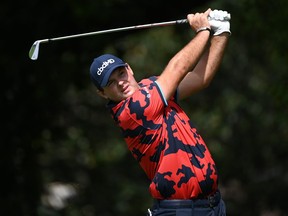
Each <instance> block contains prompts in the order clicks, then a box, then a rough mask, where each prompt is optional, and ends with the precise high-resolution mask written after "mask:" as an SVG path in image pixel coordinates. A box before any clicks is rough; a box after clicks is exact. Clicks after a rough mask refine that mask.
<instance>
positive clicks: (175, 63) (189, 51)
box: [157, 31, 209, 99]
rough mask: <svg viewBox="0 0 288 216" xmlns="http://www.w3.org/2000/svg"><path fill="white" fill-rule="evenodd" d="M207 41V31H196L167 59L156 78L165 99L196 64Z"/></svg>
mask: <svg viewBox="0 0 288 216" xmlns="http://www.w3.org/2000/svg"><path fill="white" fill-rule="evenodd" d="M208 41H209V31H205V32H200V33H198V34H197V35H196V36H195V37H194V38H193V39H192V40H191V41H190V42H189V43H188V44H187V45H186V46H185V47H184V48H182V49H181V50H180V51H179V52H178V53H177V54H176V55H175V56H174V57H173V58H172V59H171V60H170V61H169V63H168V65H167V67H166V68H165V70H164V71H163V73H162V74H161V75H160V76H159V78H158V80H157V82H158V84H159V85H160V86H161V89H162V91H163V94H164V96H165V98H166V99H168V98H169V97H170V96H171V95H172V94H173V93H174V91H175V90H176V88H177V87H178V85H179V83H180V82H181V80H182V79H183V78H184V77H185V76H186V74H187V73H188V72H189V71H191V70H193V68H194V67H195V66H196V64H197V62H198V61H199V59H200V57H201V55H202V54H203V52H204V50H205V48H206V45H207V42H208Z"/></svg>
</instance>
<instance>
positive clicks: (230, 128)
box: [0, 0, 288, 216]
mask: <svg viewBox="0 0 288 216" xmlns="http://www.w3.org/2000/svg"><path fill="white" fill-rule="evenodd" d="M209 7H210V8H212V9H222V10H227V11H228V12H230V13H231V17H232V20H231V31H232V36H231V38H230V42H229V45H228V48H227V51H226V54H225V57H224V60H223V64H222V65H221V67H220V69H219V72H218V74H217V76H216V77H215V79H214V81H213V82H212V84H211V85H210V87H209V88H207V89H206V90H204V91H202V92H200V93H199V94H197V95H195V96H194V97H191V98H190V99H189V100H186V101H183V102H182V106H183V107H184V108H185V110H186V111H187V113H188V114H189V116H190V117H191V119H192V121H193V123H194V124H195V125H196V127H197V128H198V130H199V131H200V134H202V136H203V138H204V140H205V141H206V143H207V144H208V146H209V147H210V149H211V152H212V154H213V155H214V158H215V161H216V163H217V165H218V169H219V173H220V181H219V185H220V188H221V190H222V194H223V198H224V200H225V202H226V205H227V213H228V215H230V216H234V215H235V216H236V215H241V216H242V215H245V216H246V215H248V216H250V215H253V216H255V215H261V216H282V215H287V211H288V206H287V193H288V169H287V166H288V159H287V153H288V146H287V144H288V123H287V119H288V112H287V111H288V109H287V108H288V89H287V86H288V85H287V83H288V82H287V80H288V66H287V65H288V54H287V50H288V45H287V37H288V32H287V28H286V24H287V20H288V19H287V11H288V1H286V0H278V1H269V0H267V1H263V0H238V1H235V0H214V1H212V0H210V1H209V0H207V1H200V0H198V1H197V0H194V1H192V0H190V1H177V2H167V1H164V0H159V1H144V0H139V1H129V0H94V1H92V0H86V1H77V0H72V1H65V0H62V1H61V0H60V1H56V0H51V1H49V2H43V1H35V0H27V1H21V2H19V1H18V2H12V1H2V2H1V7H0V8H1V13H0V16H1V32H2V33H1V58H0V61H1V73H2V76H1V78H0V80H1V88H3V90H2V91H1V108H2V111H1V114H2V115H1V123H2V129H1V132H2V135H1V136H0V137H1V138H0V139H1V151H0V152H1V159H0V160H1V193H0V198H1V202H0V206H1V208H0V215H3V216H36V215H37V216H59V215H61V216H62V215H63V216H112V215H113V216H115V215H117V216H124V215H125V216H135V215H139V216H140V215H145V213H146V209H147V208H149V207H150V204H151V203H152V200H151V198H150V195H149V193H148V185H149V182H148V181H147V179H146V177H145V175H144V173H143V172H142V170H141V169H140V168H139V167H138V164H137V163H136V161H134V159H133V158H132V156H131V154H130V153H129V152H128V151H127V149H126V145H125V143H124V142H123V140H122V138H121V136H120V131H119V130H118V128H117V127H116V126H115V125H114V123H113V120H112V119H111V118H110V115H109V113H108V112H107V111H106V109H105V101H104V100H102V99H100V98H98V97H97V96H96V89H95V87H94V86H93V85H92V83H91V82H90V78H89V67H90V64H91V62H92V60H93V58H94V57H96V56H98V55H100V54H102V53H104V52H110V53H113V54H115V55H118V56H120V57H122V58H123V59H124V60H126V61H127V62H129V63H130V65H131V66H132V68H133V69H134V72H136V77H137V78H139V79H140V78H143V77H146V76H149V75H151V74H160V73H161V71H162V70H163V68H164V67H165V66H166V64H167V62H168V60H169V59H170V58H171V57H172V56H173V55H174V54H175V53H176V52H177V51H178V50H179V49H181V48H182V47H183V46H184V45H185V44H186V43H187V42H188V41H189V40H190V38H192V37H193V36H194V33H193V32H192V31H191V29H190V27H189V26H188V25H179V26H171V27H157V28H153V29H144V30H135V31H128V32H119V33H110V34H105V35H97V36H90V37H84V38H77V39H70V40H65V41H56V42H51V43H49V44H42V45H41V46H40V53H39V58H38V60H37V61H32V60H30V59H29V57H28V51H29V49H30V47H31V46H32V44H33V43H34V41H36V40H38V39H46V38H53V37H60V36H66V35H72V34H78V33H85V32H91V31H98V30H104V29H110V28H118V27H124V26H132V25H138V24H146V23H154V22H162V21H170V20H176V19H182V18H186V15H187V14H188V13H194V12H198V11H204V10H206V9H207V8H209Z"/></svg>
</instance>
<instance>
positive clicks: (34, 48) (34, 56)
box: [29, 13, 231, 60]
mask: <svg viewBox="0 0 288 216" xmlns="http://www.w3.org/2000/svg"><path fill="white" fill-rule="evenodd" d="M209 16H210V19H216V20H217V19H218V18H217V17H213V15H212V14H211V13H210V15H209ZM230 19H231V17H230V14H229V13H227V14H226V16H225V17H224V20H230ZM184 23H188V20H187V19H180V20H174V21H168V22H160V23H151V24H144V25H136V26H129V27H122V28H115V29H108V30H102V31H95V32H88V33H82V34H75V35H69V36H63V37H56V38H50V39H42V40H36V41H35V42H34V43H33V45H32V47H31V48H30V50H29V57H30V59H32V60H37V59H38V54H39V48H40V43H48V42H50V41H57V40H65V39H71V38H77V37H85V36H91V35H96V34H104V33H111V32H119V31H126V30H135V29H143V28H151V27H156V26H169V25H175V24H184Z"/></svg>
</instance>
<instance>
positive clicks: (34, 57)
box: [29, 40, 40, 60]
mask: <svg viewBox="0 0 288 216" xmlns="http://www.w3.org/2000/svg"><path fill="white" fill-rule="evenodd" d="M39 46H40V41H39V40H37V41H35V42H34V43H33V45H32V47H31V48H30V50H29V57H30V59H32V60H37V58H38V54H39Z"/></svg>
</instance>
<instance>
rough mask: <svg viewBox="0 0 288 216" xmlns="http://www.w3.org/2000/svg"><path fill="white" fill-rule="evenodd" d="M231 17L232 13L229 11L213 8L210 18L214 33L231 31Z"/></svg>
mask: <svg viewBox="0 0 288 216" xmlns="http://www.w3.org/2000/svg"><path fill="white" fill-rule="evenodd" d="M230 19H231V15H230V14H229V13H228V12H227V11H222V10H213V11H211V12H210V14H209V17H208V20H209V23H210V26H211V29H212V31H213V35H220V34H222V33H223V32H228V33H229V34H231V31H230V22H229V21H230Z"/></svg>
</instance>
